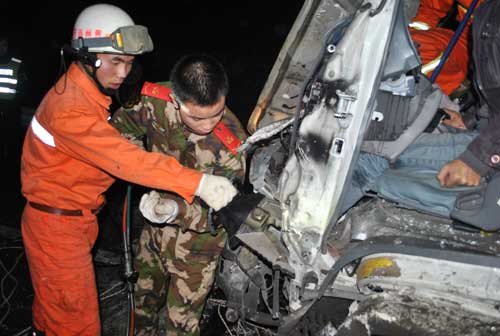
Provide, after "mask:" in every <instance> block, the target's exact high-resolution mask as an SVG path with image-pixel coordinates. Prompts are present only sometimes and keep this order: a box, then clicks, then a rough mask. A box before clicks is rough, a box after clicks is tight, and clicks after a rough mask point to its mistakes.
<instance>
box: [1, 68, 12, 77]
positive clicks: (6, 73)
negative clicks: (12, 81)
mask: <svg viewBox="0 0 500 336" xmlns="http://www.w3.org/2000/svg"><path fill="white" fill-rule="evenodd" d="M0 75H3V76H13V75H14V70H12V69H5V68H3V69H2V68H0Z"/></svg>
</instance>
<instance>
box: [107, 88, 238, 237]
mask: <svg viewBox="0 0 500 336" xmlns="http://www.w3.org/2000/svg"><path fill="white" fill-rule="evenodd" d="M158 84H161V85H163V86H168V84H167V83H158ZM222 122H223V123H224V124H225V125H226V127H227V128H228V129H229V130H230V131H231V132H232V133H233V134H234V135H235V136H236V137H237V138H238V139H239V140H240V141H242V142H243V141H244V140H245V139H246V133H245V131H244V129H243V127H242V126H241V123H240V122H239V120H238V119H237V118H236V116H235V115H234V114H233V113H232V112H231V111H230V110H229V109H228V108H227V107H226V111H225V113H224V117H223V118H222ZM111 123H112V125H113V126H114V127H115V128H117V129H118V130H119V131H120V133H121V134H122V135H123V136H125V137H126V138H128V139H129V140H130V141H132V142H134V143H136V144H138V145H142V144H145V146H146V149H147V150H148V151H155V152H162V153H165V154H168V155H171V156H173V157H175V158H176V159H177V160H178V161H179V162H180V163H181V164H182V165H184V166H186V167H189V168H193V169H197V170H199V171H202V172H205V173H209V174H214V175H220V176H225V177H228V178H230V179H232V180H233V181H234V182H235V183H240V184H241V185H242V184H243V180H244V178H245V157H244V156H243V155H242V154H237V155H233V154H232V153H231V152H230V150H229V149H228V148H227V147H226V146H225V145H224V144H223V143H222V142H221V141H220V140H219V139H218V138H217V137H216V136H215V134H214V133H213V132H212V133H211V134H209V135H206V136H200V135H197V134H194V133H191V132H189V131H188V130H187V129H186V128H185V127H184V124H183V123H182V121H181V119H180V115H179V106H178V104H177V102H176V100H175V99H172V101H166V100H163V99H160V98H154V97H151V96H145V95H143V96H142V97H141V101H140V102H139V103H137V104H136V105H134V106H132V107H130V108H123V107H122V108H120V109H119V110H118V111H116V112H115V113H114V115H113V118H112V120H111ZM159 192H160V193H161V195H162V197H165V198H170V199H173V200H175V201H176V202H177V204H178V206H179V215H178V216H177V219H176V220H175V221H174V222H173V224H176V225H179V226H180V227H181V228H182V230H184V231H185V230H192V231H196V232H208V231H209V230H210V228H209V227H208V220H207V213H208V211H207V209H206V207H204V206H202V205H201V204H200V200H199V199H198V198H195V200H194V202H193V203H192V204H189V203H187V202H186V201H185V200H184V199H182V197H180V196H178V195H176V194H173V193H170V192H165V191H159Z"/></svg>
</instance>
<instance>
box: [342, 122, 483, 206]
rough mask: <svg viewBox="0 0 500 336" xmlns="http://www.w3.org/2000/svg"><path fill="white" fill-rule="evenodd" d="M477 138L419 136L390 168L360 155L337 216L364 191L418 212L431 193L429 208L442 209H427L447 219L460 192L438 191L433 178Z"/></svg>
mask: <svg viewBox="0 0 500 336" xmlns="http://www.w3.org/2000/svg"><path fill="white" fill-rule="evenodd" d="M477 134H478V133H477V132H471V131H467V132H454V133H437V134H435V133H423V134H421V135H420V136H419V137H418V138H417V139H416V140H415V141H414V142H413V143H412V144H411V145H410V146H409V147H408V148H407V149H406V150H405V151H404V152H403V153H402V154H401V155H400V156H399V158H398V160H397V161H396V162H395V164H394V165H393V166H392V167H390V166H389V162H388V161H387V160H386V159H385V158H383V157H381V156H378V155H375V154H370V153H361V154H360V156H359V159H358V162H357V164H356V166H355V167H354V172H353V176H352V180H351V184H350V186H348V189H347V190H346V193H345V195H344V201H343V206H342V209H341V213H344V212H345V211H347V210H348V209H349V208H351V207H352V206H353V205H354V204H356V203H357V202H358V201H359V200H360V199H361V198H362V197H363V196H364V195H365V194H366V192H367V191H370V190H373V191H375V192H378V193H379V194H381V195H380V196H381V197H384V194H387V195H389V197H387V198H389V199H391V200H392V201H396V202H401V203H403V204H407V205H409V206H414V205H415V207H417V208H419V209H425V208H426V204H425V203H426V201H427V200H428V199H429V195H428V194H427V193H431V194H432V195H431V196H432V197H431V198H433V201H432V202H430V203H431V204H430V207H432V206H433V205H435V204H436V203H437V204H440V203H443V202H444V206H441V207H440V208H439V209H438V210H437V211H436V209H430V212H432V213H438V214H442V215H449V211H448V210H447V208H448V207H449V205H450V204H451V203H452V202H454V198H455V197H456V192H457V191H461V190H463V189H464V188H463V187H462V188H451V189H450V188H442V187H440V186H439V183H438V181H437V179H436V175H437V173H438V172H439V170H440V169H441V168H442V167H443V166H444V165H445V164H446V163H448V162H449V161H451V160H454V159H456V158H457V157H458V156H459V155H460V154H462V153H463V152H464V151H465V149H466V148H467V146H468V145H469V143H470V142H471V141H472V140H473V139H474V138H475V137H476V136H477ZM393 177H394V178H393ZM391 178H393V181H392V182H391V181H390V179H391ZM407 182H408V183H407ZM418 184H422V186H424V188H423V189H422V188H414V187H415V186H417V185H418ZM450 191H451V193H450ZM419 192H421V193H422V195H419V194H418V193H419ZM412 193H413V194H412ZM439 197H441V199H440V198H439ZM433 210H434V211H433Z"/></svg>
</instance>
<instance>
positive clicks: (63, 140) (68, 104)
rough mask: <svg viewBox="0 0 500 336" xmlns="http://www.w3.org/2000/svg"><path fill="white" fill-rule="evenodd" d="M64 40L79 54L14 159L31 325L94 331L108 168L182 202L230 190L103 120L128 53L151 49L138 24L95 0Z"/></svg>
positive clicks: (221, 202)
mask: <svg viewBox="0 0 500 336" xmlns="http://www.w3.org/2000/svg"><path fill="white" fill-rule="evenodd" d="M72 47H73V50H74V52H75V53H76V56H77V61H76V62H74V63H73V64H71V66H70V68H69V69H68V71H67V73H66V74H64V75H63V76H62V77H61V79H60V80H59V81H58V82H57V83H56V84H55V85H54V87H53V88H52V89H51V90H50V91H49V92H48V93H47V94H46V96H45V97H44V99H43V101H42V102H41V104H40V106H39V107H38V109H37V111H36V114H35V116H34V118H33V120H32V122H31V125H30V128H29V130H28V131H27V134H26V138H25V141H24V145H23V153H22V159H21V161H22V162H21V179H22V192H23V195H24V196H25V198H26V199H27V201H28V202H27V204H26V206H25V208H24V212H23V217H22V225H21V228H22V234H23V240H24V244H25V249H26V254H27V258H28V265H29V269H30V273H31V279H32V283H33V288H34V292H35V296H34V302H33V325H34V326H33V329H34V330H33V335H51V336H52V335H58V336H61V335H92V336H95V335H99V334H100V320H99V309H98V300H97V290H96V284H95V278H94V269H93V265H92V258H91V249H92V246H93V244H94V242H95V239H96V237H97V231H98V226H97V220H96V213H97V212H98V211H99V209H100V208H101V207H102V206H103V204H104V197H103V193H104V192H105V191H106V190H107V189H108V188H109V187H110V186H111V184H112V183H113V182H114V181H115V179H116V178H119V179H123V180H128V181H131V182H133V183H136V184H141V185H144V186H148V187H152V188H157V189H163V190H167V191H172V192H175V193H177V194H179V195H181V196H182V197H183V198H184V199H186V200H187V201H189V202H191V201H192V200H193V198H194V197H195V196H199V197H200V198H201V199H202V200H204V201H205V202H206V203H207V204H208V205H209V206H210V207H212V208H213V209H214V210H218V209H220V208H221V207H223V206H225V205H226V204H227V203H228V202H229V201H230V200H231V199H232V198H233V197H234V196H235V195H236V189H235V188H234V187H233V185H232V184H231V182H230V181H229V180H228V179H226V178H225V177H221V176H214V175H210V174H202V173H200V172H198V171H196V170H192V169H188V168H185V167H183V166H182V165H180V164H179V162H178V161H177V160H175V159H174V158H173V157H169V156H166V155H164V154H160V153H154V152H146V151H144V150H143V149H141V148H140V147H139V146H137V145H134V144H133V143H132V142H129V141H128V140H127V139H125V138H123V137H122V136H121V135H120V133H119V132H118V131H117V130H116V129H115V128H114V127H113V126H111V125H110V124H109V121H108V120H109V118H110V114H109V111H108V108H109V106H110V104H111V98H110V95H111V94H113V92H115V91H116V90H117V89H118V88H119V87H120V85H121V84H122V83H123V81H124V79H125V78H126V76H127V75H128V73H129V71H130V69H131V66H132V63H133V61H134V58H135V56H136V55H140V54H143V53H145V52H149V51H151V50H152V49H153V44H152V41H151V38H150V36H149V34H148V32H147V29H146V27H143V26H138V25H135V24H134V22H133V21H132V19H131V18H130V16H129V15H128V14H127V13H125V12H124V11H123V10H121V9H120V8H118V7H116V6H112V5H107V4H98V5H93V6H90V7H87V8H86V9H84V10H83V11H82V12H81V13H80V15H79V16H78V18H77V20H76V23H75V27H74V31H73V39H72Z"/></svg>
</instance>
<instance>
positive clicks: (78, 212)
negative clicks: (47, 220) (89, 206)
mask: <svg viewBox="0 0 500 336" xmlns="http://www.w3.org/2000/svg"><path fill="white" fill-rule="evenodd" d="M28 204H29V205H30V206H31V207H32V208H34V209H37V210H40V211H43V212H48V213H51V214H54V215H59V216H76V217H78V216H83V211H82V210H68V209H59V208H54V207H51V206H48V205H45V204H40V203H35V202H31V201H30V202H28ZM103 207H104V203H103V204H102V205H101V206H100V207H99V208H97V209H93V210H90V212H91V213H92V214H94V215H97V214H98V213H99V212H100V211H101V210H102V208H103Z"/></svg>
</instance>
